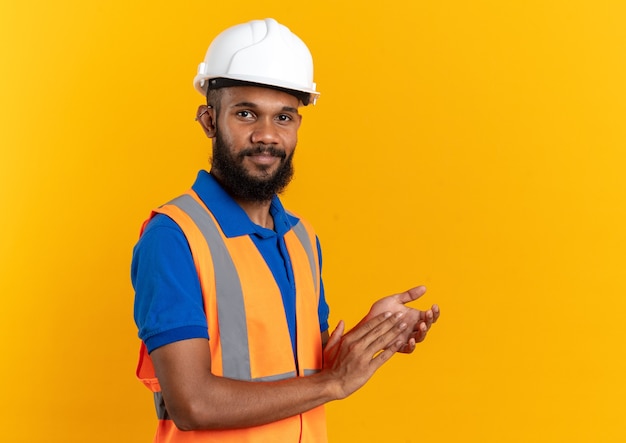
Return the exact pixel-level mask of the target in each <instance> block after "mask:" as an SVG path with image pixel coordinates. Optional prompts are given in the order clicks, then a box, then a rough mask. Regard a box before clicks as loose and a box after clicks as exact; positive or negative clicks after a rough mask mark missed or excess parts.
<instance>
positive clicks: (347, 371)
mask: <svg viewBox="0 0 626 443" xmlns="http://www.w3.org/2000/svg"><path fill="white" fill-rule="evenodd" d="M402 317H403V314H401V313H399V314H396V315H392V314H391V313H382V314H379V315H377V316H375V317H373V318H371V319H369V320H367V321H364V322H361V323H360V324H359V325H358V326H357V327H355V328H354V329H352V330H351V331H350V332H348V333H346V334H345V335H344V334H343V332H344V324H343V322H340V323H339V325H338V327H337V328H336V329H335V331H334V332H333V333H332V334H331V336H330V338H329V339H328V342H327V343H326V347H325V349H324V366H323V368H322V370H321V371H320V372H319V373H317V374H315V375H311V376H308V377H297V378H292V379H288V380H283V381H277V382H247V381H237V380H231V379H227V378H224V377H218V376H215V375H213V374H211V355H210V352H209V347H208V344H207V341H206V340H205V339H190V340H182V341H178V342H174V343H170V344H168V345H165V346H162V347H160V348H157V349H155V350H154V351H153V352H152V353H151V354H150V355H151V357H152V362H153V364H154V368H155V371H156V375H157V377H158V379H159V382H160V384H161V389H162V392H163V398H164V399H165V403H166V406H167V409H168V412H169V414H170V416H171V417H172V419H173V420H174V423H175V424H176V426H178V427H179V428H180V429H183V430H195V429H227V428H241V427H249V426H256V425H261V424H265V423H270V422H273V421H276V420H280V419H283V418H286V417H290V416H292V415H296V414H299V413H302V412H305V411H307V410H309V409H312V408H314V407H316V406H319V405H321V404H324V403H327V402H329V401H332V400H337V399H341V398H344V397H347V396H348V395H350V394H351V393H353V392H354V391H356V390H357V389H359V388H360V387H361V386H363V385H364V384H365V383H366V382H367V380H369V378H370V377H371V376H372V375H373V374H374V372H376V370H377V369H378V368H379V367H381V366H382V365H383V364H384V363H385V362H386V361H387V360H388V359H389V358H390V357H391V356H392V355H393V354H394V353H395V352H396V351H397V350H398V349H399V348H400V346H401V345H402V343H403V342H402V341H400V340H398V336H399V335H400V334H401V333H402V332H403V330H404V329H406V328H407V324H406V323H405V322H404V321H403V320H402ZM381 351H382V352H381Z"/></svg>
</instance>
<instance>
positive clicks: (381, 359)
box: [370, 340, 403, 371]
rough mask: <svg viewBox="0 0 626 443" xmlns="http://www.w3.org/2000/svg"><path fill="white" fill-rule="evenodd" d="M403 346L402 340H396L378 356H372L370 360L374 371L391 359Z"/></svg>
mask: <svg viewBox="0 0 626 443" xmlns="http://www.w3.org/2000/svg"><path fill="white" fill-rule="evenodd" d="M402 346H403V343H402V341H401V340H396V341H395V342H394V343H393V344H392V345H391V346H389V347H388V348H387V349H385V350H383V351H382V352H380V353H379V354H378V355H377V356H376V357H374V358H372V360H370V366H371V367H372V369H373V370H374V371H376V370H378V368H380V367H381V366H382V365H383V364H384V363H385V362H386V361H387V360H389V359H390V358H391V356H392V355H393V354H395V353H396V352H398V350H400V348H401V347H402Z"/></svg>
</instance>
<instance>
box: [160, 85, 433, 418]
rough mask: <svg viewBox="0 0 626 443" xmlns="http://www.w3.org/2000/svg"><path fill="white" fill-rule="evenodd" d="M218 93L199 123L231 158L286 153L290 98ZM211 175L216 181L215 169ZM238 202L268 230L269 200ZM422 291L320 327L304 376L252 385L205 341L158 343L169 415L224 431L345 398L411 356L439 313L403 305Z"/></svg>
mask: <svg viewBox="0 0 626 443" xmlns="http://www.w3.org/2000/svg"><path fill="white" fill-rule="evenodd" d="M220 96H221V98H220V103H219V106H215V105H213V107H211V108H207V107H206V106H200V108H199V109H198V115H199V116H200V117H199V118H198V121H199V123H200V125H201V126H202V128H203V130H204V132H205V134H206V135H207V136H208V137H209V138H212V139H214V138H215V136H216V133H217V128H218V126H219V130H220V134H221V136H222V137H224V139H225V141H226V142H227V144H228V146H229V147H230V149H231V151H232V154H233V155H236V154H237V153H238V152H241V151H242V150H244V149H246V148H249V147H251V146H259V145H272V146H274V147H275V148H277V149H281V150H284V151H285V153H286V154H287V155H289V154H291V153H292V152H293V150H294V149H295V147H296V143H297V132H298V128H299V127H300V123H301V120H302V117H301V116H300V114H298V106H299V102H298V100H297V99H296V98H295V97H293V96H291V95H290V94H287V93H284V92H281V91H275V90H272V89H266V88H260V87H250V86H245V87H232V88H225V89H224V90H223V91H221V94H220ZM216 109H219V115H217V111H216ZM218 121H219V125H218V124H217V123H216V122H218ZM241 162H242V165H243V166H244V167H245V169H246V171H247V172H248V173H249V174H251V175H253V176H255V177H259V178H262V177H269V176H271V175H272V173H273V172H275V171H276V169H277V168H278V165H279V164H280V159H279V158H278V157H272V156H268V155H263V154H258V155H253V156H246V157H245V158H244V159H243V160H242V161H241ZM212 173H213V174H215V175H216V177H217V178H218V180H219V171H215V170H212ZM238 203H239V204H240V205H241V207H242V208H243V209H244V210H245V211H246V213H247V214H248V215H249V216H250V219H251V220H252V221H254V222H255V223H257V224H259V225H261V226H265V227H267V228H270V229H271V228H273V226H274V224H273V220H272V217H271V216H270V214H269V205H270V202H269V201H268V202H249V201H238ZM425 291H426V289H425V288H424V287H423V286H419V287H416V288H412V289H410V290H408V291H406V292H403V293H400V294H395V295H391V296H388V297H385V298H382V299H380V300H379V301H377V302H376V303H374V305H372V307H371V309H370V311H369V313H368V314H367V315H366V316H365V317H364V318H363V319H362V320H361V321H360V322H359V323H358V324H357V325H356V326H355V327H354V328H353V329H352V330H350V331H348V332H346V330H345V324H344V322H343V321H340V322H339V324H338V325H337V327H336V328H335V329H334V331H333V332H332V334H330V335H329V334H328V331H326V332H324V333H323V334H322V342H323V344H324V351H323V352H324V355H323V356H324V364H323V368H322V370H321V371H320V372H318V373H316V374H314V375H311V376H307V377H297V378H292V379H289V380H282V381H277V382H263V383H255V382H247V381H237V380H231V379H227V378H224V377H218V376H215V375H213V374H212V373H211V354H210V350H209V346H208V342H207V340H206V339H190V340H182V341H178V342H174V343H170V344H168V345H165V346H162V347H160V348H157V349H156V350H154V351H153V352H152V353H151V354H150V355H151V357H152V362H153V364H154V368H155V371H156V375H157V377H158V379H159V382H160V385H161V389H162V393H163V398H164V399H165V403H166V405H167V409H168V412H169V414H170V416H171V418H172V419H173V420H174V423H175V424H176V426H178V427H179V428H180V429H182V430H199V429H230V428H241V427H249V426H256V425H261V424H266V423H270V422H273V421H276V420H280V419H283V418H286V417H290V416H293V415H296V414H300V413H302V412H305V411H308V410H310V409H312V408H314V407H317V406H319V405H322V404H324V403H327V402H330V401H333V400H339V399H342V398H345V397H347V396H349V395H350V394H352V393H353V392H355V391H356V390H357V389H359V388H360V387H362V386H363V385H364V384H365V383H366V382H367V381H368V380H369V379H370V378H371V377H372V376H373V375H374V373H375V372H376V371H377V370H378V369H379V368H380V367H381V366H382V365H383V364H384V363H385V362H387V361H388V360H389V359H390V358H391V356H393V354H395V353H396V352H398V351H400V352H406V353H411V352H413V350H414V349H415V344H416V343H419V342H421V341H422V340H424V338H425V337H426V334H427V332H428V330H429V329H430V327H431V326H432V324H433V323H435V322H436V321H437V319H438V318H439V308H438V307H437V306H436V305H433V307H432V308H431V309H429V310H427V311H419V310H416V309H412V308H409V307H408V306H406V303H408V302H411V301H413V300H417V299H418V298H419V297H421V296H422V295H423V294H424V292H425Z"/></svg>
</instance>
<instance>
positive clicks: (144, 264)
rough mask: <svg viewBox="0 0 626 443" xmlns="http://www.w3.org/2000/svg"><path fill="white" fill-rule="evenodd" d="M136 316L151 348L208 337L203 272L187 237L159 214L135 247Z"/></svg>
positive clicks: (168, 219) (140, 333) (138, 325)
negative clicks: (199, 274) (201, 283)
mask: <svg viewBox="0 0 626 443" xmlns="http://www.w3.org/2000/svg"><path fill="white" fill-rule="evenodd" d="M131 281H132V284H133V287H134V289H135V304H134V317H135V323H136V324H137V327H138V329H139V338H141V340H143V342H144V343H145V344H146V347H147V348H148V352H152V351H153V350H154V349H156V348H158V347H161V346H164V345H166V344H169V343H173V342H175V341H180V340H186V339H191V338H206V339H208V338H209V336H208V325H207V319H206V315H205V312H204V302H203V298H202V290H201V288H200V282H199V279H198V274H197V272H196V269H195V265H194V262H193V257H192V255H191V250H190V249H189V244H188V243H187V239H186V238H185V235H184V234H183V232H182V230H181V229H180V227H178V225H177V224H176V223H175V222H174V221H173V220H172V219H170V218H169V217H167V216H166V215H163V214H157V215H156V216H155V217H154V218H153V219H152V220H151V221H150V222H149V223H148V225H147V227H146V229H145V231H144V233H143V235H142V236H141V238H140V239H139V241H138V242H137V244H136V245H135V248H134V249H133V258H132V264H131Z"/></svg>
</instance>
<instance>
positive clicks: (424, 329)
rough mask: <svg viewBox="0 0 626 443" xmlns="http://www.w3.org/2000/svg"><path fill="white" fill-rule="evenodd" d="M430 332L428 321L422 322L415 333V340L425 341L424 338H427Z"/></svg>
mask: <svg viewBox="0 0 626 443" xmlns="http://www.w3.org/2000/svg"><path fill="white" fill-rule="evenodd" d="M427 333H428V326H426V323H424V322H421V323H420V324H419V326H418V330H417V332H416V333H415V336H414V337H415V342H416V343H421V342H423V341H424V339H425V338H426V334H427Z"/></svg>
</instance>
